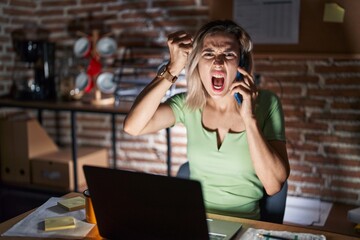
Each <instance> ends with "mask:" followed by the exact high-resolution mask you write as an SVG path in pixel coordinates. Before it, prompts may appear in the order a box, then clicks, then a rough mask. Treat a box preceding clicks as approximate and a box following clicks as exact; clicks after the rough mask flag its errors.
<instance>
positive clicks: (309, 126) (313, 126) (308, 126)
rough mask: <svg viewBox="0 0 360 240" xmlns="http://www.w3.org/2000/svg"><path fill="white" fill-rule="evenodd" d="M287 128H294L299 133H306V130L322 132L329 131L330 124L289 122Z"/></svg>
mask: <svg viewBox="0 0 360 240" xmlns="http://www.w3.org/2000/svg"><path fill="white" fill-rule="evenodd" d="M286 128H293V129H297V130H298V131H304V130H315V131H320V130H327V129H328V124H326V123H313V122H309V123H307V122H298V121H296V122H290V121H287V122H286Z"/></svg>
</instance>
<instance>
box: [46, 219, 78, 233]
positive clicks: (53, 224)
mask: <svg viewBox="0 0 360 240" xmlns="http://www.w3.org/2000/svg"><path fill="white" fill-rule="evenodd" d="M75 226H76V225H75V218H73V217H69V216H65V217H52V218H46V219H45V231H54V230H64V229H71V228H75Z"/></svg>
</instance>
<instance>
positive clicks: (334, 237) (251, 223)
mask: <svg viewBox="0 0 360 240" xmlns="http://www.w3.org/2000/svg"><path fill="white" fill-rule="evenodd" d="M78 195H80V194H79V193H70V194H68V195H66V197H73V196H78ZM30 213H31V211H30V212H27V213H24V214H21V215H19V216H17V217H15V218H12V219H10V220H8V221H5V222H3V223H1V224H0V235H1V234H2V233H4V232H6V231H7V230H8V229H9V228H11V227H12V226H13V225H14V224H16V223H17V222H19V221H20V220H22V219H23V218H25V217H26V216H27V215H28V214H30ZM209 217H210V218H214V219H223V220H228V221H234V222H241V223H242V224H243V228H242V229H241V231H240V232H239V234H238V235H237V236H236V238H235V239H240V237H241V235H242V234H243V233H244V232H245V231H246V229H248V228H259V229H267V230H279V231H291V232H303V233H313V234H323V235H325V236H326V239H327V240H358V239H359V238H358V237H351V236H346V235H342V234H337V233H331V232H326V231H322V230H316V229H310V228H304V227H298V226H290V225H284V224H275V223H268V222H261V221H255V220H249V219H244V218H235V217H228V216H222V215H216V214H209ZM0 239H4V240H5V239H9V240H10V239H13V240H14V239H19V240H25V239H33V238H26V237H0ZM85 239H102V238H101V237H100V236H99V232H98V229H97V227H96V226H95V227H94V228H93V229H92V230H91V231H90V233H89V234H88V235H87V236H86V238H85Z"/></svg>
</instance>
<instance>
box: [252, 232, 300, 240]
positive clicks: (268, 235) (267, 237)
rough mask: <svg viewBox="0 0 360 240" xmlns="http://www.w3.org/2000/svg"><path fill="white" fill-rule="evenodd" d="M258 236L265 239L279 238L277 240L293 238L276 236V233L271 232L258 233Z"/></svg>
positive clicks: (290, 239)
mask: <svg viewBox="0 0 360 240" xmlns="http://www.w3.org/2000/svg"><path fill="white" fill-rule="evenodd" d="M256 236H257V237H260V238H264V239H269V240H271V239H277V240H293V239H292V238H287V237H280V236H275V235H270V234H262V233H258V234H256Z"/></svg>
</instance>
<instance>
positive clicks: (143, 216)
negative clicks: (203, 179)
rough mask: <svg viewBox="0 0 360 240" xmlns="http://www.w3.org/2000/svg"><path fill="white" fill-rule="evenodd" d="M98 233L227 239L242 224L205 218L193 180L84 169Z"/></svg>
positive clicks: (198, 187)
mask: <svg viewBox="0 0 360 240" xmlns="http://www.w3.org/2000/svg"><path fill="white" fill-rule="evenodd" d="M83 169H84V174H85V178H86V182H87V186H88V189H89V192H90V195H91V200H92V204H93V208H94V212H95V216H96V221H97V226H98V229H99V234H100V235H101V236H102V237H104V238H108V239H157V240H161V239H166V240H173V239H181V240H184V239H187V240H188V239H196V240H203V239H204V240H208V239H231V238H232V237H233V236H235V234H236V233H237V232H238V231H239V230H240V229H241V227H242V224H241V223H236V222H229V221H223V220H216V219H207V218H206V212H205V206H204V201H203V195H202V189H201V184H200V182H198V181H195V180H189V179H182V178H176V177H168V176H161V175H155V174H148V173H141V172H131V171H125V170H119V169H110V168H102V167H95V166H87V165H85V166H84V167H83Z"/></svg>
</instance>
